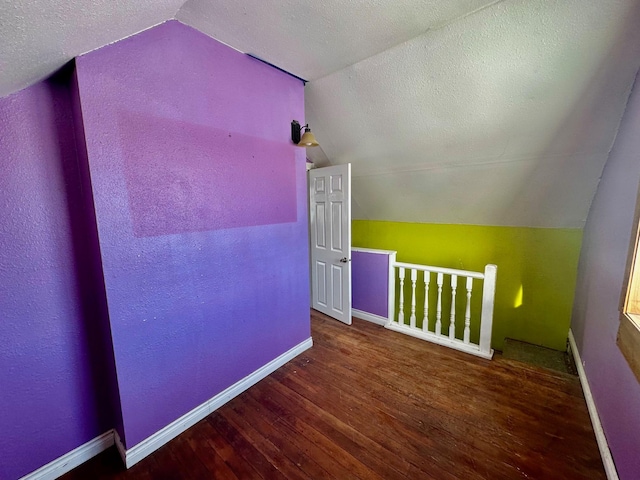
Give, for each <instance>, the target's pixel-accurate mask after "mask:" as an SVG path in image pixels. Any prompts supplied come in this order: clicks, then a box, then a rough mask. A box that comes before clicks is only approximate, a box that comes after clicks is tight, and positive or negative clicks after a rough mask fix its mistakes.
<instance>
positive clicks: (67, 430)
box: [0, 69, 114, 480]
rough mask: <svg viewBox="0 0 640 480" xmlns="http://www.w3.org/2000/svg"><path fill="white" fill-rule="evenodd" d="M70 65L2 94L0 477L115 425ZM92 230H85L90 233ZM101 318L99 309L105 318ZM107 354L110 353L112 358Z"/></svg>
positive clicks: (11, 476) (16, 474) (40, 462)
mask: <svg viewBox="0 0 640 480" xmlns="http://www.w3.org/2000/svg"><path fill="white" fill-rule="evenodd" d="M70 75H71V73H70V70H69V69H65V70H64V71H63V72H61V73H60V74H58V75H57V76H55V77H54V78H52V79H50V80H48V81H45V82H41V83H38V84H36V85H34V86H32V87H30V88H28V89H25V90H23V91H21V92H18V93H16V94H14V95H11V96H9V97H6V98H1V99H0V317H1V319H0V338H1V339H2V340H1V341H0V389H1V393H0V432H2V434H1V435H0V479H3V480H4V479H10V480H13V479H15V478H18V477H21V476H22V475H25V474H27V473H30V472H31V471H33V470H35V469H37V468H39V467H41V466H42V465H43V464H45V463H48V462H50V461H51V460H54V459H55V458H57V457H59V456H60V455H63V454H65V453H67V452H69V451H70V450H73V449H74V448H76V447H78V446H80V445H81V444H83V443H85V442H87V441H88V440H90V439H92V438H94V437H96V436H98V435H100V434H102V433H104V432H105V431H107V430H108V429H110V428H112V425H113V422H114V419H113V410H112V408H111V407H112V405H111V404H110V402H109V401H108V400H107V399H108V390H109V387H110V379H112V378H113V373H114V372H113V368H112V362H111V368H110V362H109V355H110V354H109V350H108V347H106V345H108V342H107V344H105V342H103V339H104V336H103V335H104V327H105V325H106V324H105V323H104V322H101V320H104V319H105V317H104V316H103V315H101V312H100V306H99V298H100V292H99V288H97V289H96V288H94V285H93V283H92V282H93V280H92V279H95V273H96V272H95V271H92V269H91V265H92V264H95V263H94V260H95V258H93V257H92V248H93V247H94V246H95V243H94V244H92V238H91V235H90V232H91V231H92V229H94V230H95V226H92V225H91V222H90V218H89V217H90V212H87V210H86V209H85V208H84V205H83V203H82V201H81V197H82V181H81V177H80V174H79V171H78V168H77V158H76V145H75V138H74V124H73V114H72V108H71V99H70V89H69V81H70ZM87 232H89V234H87ZM102 313H104V312H102ZM111 358H112V355H111Z"/></svg>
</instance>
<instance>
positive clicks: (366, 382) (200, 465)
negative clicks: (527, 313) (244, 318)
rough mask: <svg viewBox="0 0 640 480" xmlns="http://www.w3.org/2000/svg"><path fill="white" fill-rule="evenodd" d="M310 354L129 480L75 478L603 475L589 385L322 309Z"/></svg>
mask: <svg viewBox="0 0 640 480" xmlns="http://www.w3.org/2000/svg"><path fill="white" fill-rule="evenodd" d="M312 335H313V340H314V346H313V348H312V349H310V350H308V351H307V352H305V353H303V354H302V355H300V356H298V357H297V358H296V359H294V360H293V361H291V362H290V363H288V364H287V365H285V366H283V367H282V368H280V369H279V370H278V371H276V372H275V373H273V374H272V375H270V376H269V377H268V378H266V379H264V380H262V381H261V382H260V383H258V384H257V385H255V386H254V387H252V388H251V389H249V390H248V391H247V392H245V393H243V394H242V395H240V396H238V397H236V398H235V399H234V400H232V401H230V402H229V403H227V404H226V405H224V406H223V407H222V408H220V409H219V410H218V411H216V412H214V413H213V414H211V415H210V416H209V417H207V418H206V419H205V420H203V421H201V422H200V423H198V424H197V425H195V426H194V427H192V428H191V429H189V430H188V431H186V432H185V433H183V434H182V435H180V436H179V437H178V438H176V439H175V440H173V441H172V442H170V443H169V444H167V445H165V446H164V447H162V448H161V449H160V450H158V451H157V452H155V453H154V454H153V455H151V456H149V457H147V458H146V459H144V460H142V461H141V462H140V463H139V464H137V465H135V466H134V467H133V468H131V469H130V470H128V471H125V470H124V469H123V467H122V463H121V461H120V459H119V457H118V454H117V452H116V451H115V449H114V448H113V449H110V450H108V451H107V452H104V453H103V454H101V455H99V456H97V457H95V458H94V459H93V460H91V461H89V462H87V463H86V464H84V465H82V466H80V467H78V468H77V469H76V470H74V471H72V472H70V473H69V474H67V475H65V476H64V477H62V478H64V479H66V480H74V479H186V478H188V479H191V478H193V479H210V478H221V479H254V478H255V479H261V478H264V479H271V478H274V479H275V478H291V479H308V478H311V479H322V478H338V479H350V478H361V479H364V478H367V479H368V478H371V479H437V480H447V479H450V480H453V479H465V480H467V479H509V480H512V479H520V478H524V479H547V478H548V479H554V480H557V479H558V480H559V479H605V478H606V476H605V473H604V470H603V467H602V462H601V460H600V455H599V452H598V447H597V445H596V441H595V436H594V433H593V429H592V427H591V423H590V421H589V415H588V412H587V407H586V404H585V401H584V398H583V395H582V390H581V388H580V383H579V380H578V378H577V377H574V376H571V375H567V374H563V373H559V372H554V371H551V370H545V369H541V368H538V367H533V366H528V365H526V364H522V363H519V362H516V361H511V360H506V359H504V358H502V357H501V356H500V355H496V357H495V359H494V360H493V361H486V360H482V359H477V358H475V357H472V356H470V355H466V354H463V353H460V352H455V351H452V350H449V349H447V348H445V347H440V346H437V345H432V344H429V343H426V342H423V341H421V340H417V339H414V338H411V337H408V336H404V335H402V334H399V333H395V332H391V331H389V330H386V329H384V328H382V327H379V326H377V325H374V324H371V323H368V322H365V321H362V320H358V319H355V320H354V324H353V325H352V326H351V327H348V326H346V325H343V324H341V323H339V322H337V321H335V320H332V319H328V318H327V317H325V316H324V315H322V314H319V313H317V312H315V311H314V312H312Z"/></svg>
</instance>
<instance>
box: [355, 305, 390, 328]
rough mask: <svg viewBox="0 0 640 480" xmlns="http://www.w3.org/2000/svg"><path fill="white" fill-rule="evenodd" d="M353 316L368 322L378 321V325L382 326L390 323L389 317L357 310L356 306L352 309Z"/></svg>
mask: <svg viewBox="0 0 640 480" xmlns="http://www.w3.org/2000/svg"><path fill="white" fill-rule="evenodd" d="M351 316H352V317H356V318H360V319H362V320H366V321H367V322H372V323H377V324H378V325H382V326H384V325H386V324H387V323H389V320H388V319H387V317H381V316H380V315H375V314H373V313H368V312H363V311H362V310H357V309H355V308H352V309H351Z"/></svg>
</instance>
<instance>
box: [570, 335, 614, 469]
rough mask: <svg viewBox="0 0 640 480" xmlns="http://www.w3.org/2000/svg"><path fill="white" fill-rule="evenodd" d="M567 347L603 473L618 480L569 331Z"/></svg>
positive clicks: (574, 343)
mask: <svg viewBox="0 0 640 480" xmlns="http://www.w3.org/2000/svg"><path fill="white" fill-rule="evenodd" d="M569 345H570V346H571V353H572V354H573V359H574V361H575V362H576V367H577V369H578V377H580V383H581V384H582V391H583V392H584V399H585V400H586V402H587V408H588V409H589V417H591V424H592V425H593V431H594V432H595V434H596V441H597V442H598V448H599V449H600V456H601V457H602V463H603V464H604V471H605V473H606V474H607V478H608V479H609V480H619V477H618V471H617V470H616V464H615V463H614V461H613V457H612V456H611V450H610V449H609V443H608V442H607V437H606V436H605V434H604V430H603V429H602V423H600V415H598V409H597V408H596V404H595V402H594V401H593V395H592V394H591V387H589V380H587V374H586V372H585V371H584V365H583V364H582V358H581V357H580V352H579V351H578V345H577V344H576V339H575V337H574V336H573V331H571V330H569Z"/></svg>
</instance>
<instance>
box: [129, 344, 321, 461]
mask: <svg viewBox="0 0 640 480" xmlns="http://www.w3.org/2000/svg"><path fill="white" fill-rule="evenodd" d="M312 346H313V340H312V339H311V338H308V339H307V340H305V341H304V342H302V343H300V344H298V345H296V346H295V347H293V348H292V349H291V350H289V351H287V352H285V353H283V354H282V355H280V356H279V357H277V358H275V359H274V360H272V361H270V362H269V363H267V364H266V365H264V366H262V367H260V368H259V369H258V370H256V371H255V372H253V373H251V374H250V375H248V376H246V377H245V378H243V379H242V380H240V381H239V382H237V383H235V384H233V385H231V386H230V387H229V388H227V389H226V390H223V391H222V392H220V393H219V394H217V395H216V396H215V397H213V398H211V399H209V400H207V401H206V402H204V403H203V404H201V405H200V406H198V407H196V408H194V409H193V410H191V411H190V412H188V413H186V414H185V415H183V416H182V417H180V418H178V419H177V420H175V421H174V422H172V423H170V424H169V425H167V426H166V427H164V428H163V429H162V430H159V431H157V432H156V433H154V434H153V435H151V436H150V437H147V438H146V439H144V440H143V441H142V442H140V443H138V444H137V445H134V446H133V447H131V448H130V449H127V450H125V449H124V446H123V445H122V443H121V442H120V438H119V437H118V438H117V440H116V445H118V450H119V451H120V455H121V456H122V460H123V461H124V464H125V466H126V468H130V467H132V466H133V465H135V464H136V463H138V462H139V461H140V460H142V459H143V458H145V457H147V456H148V455H150V454H151V453H153V452H155V451H156V450H157V449H159V448H160V447H162V446H163V445H165V444H166V443H168V442H170V441H171V440H173V439H174V438H175V437H177V436H178V435H180V434H181V433H182V432H184V431H185V430H187V429H188V428H190V427H192V426H193V425H195V424H196V423H198V422H199V421H200V420H202V419H203V418H205V417H206V416H207V415H209V414H210V413H212V412H214V411H215V410H217V409H218V408H220V407H221V406H222V405H224V404H225V403H227V402H228V401H229V400H231V399H233V398H235V397H237V396H238V395H240V394H241V393H242V392H244V391H245V390H247V389H248V388H250V387H251V386H253V385H255V384H256V383H258V382H259V381H260V380H262V379H263V378H265V377H266V376H268V375H269V374H271V373H272V372H274V371H275V370H277V369H278V368H280V367H281V366H282V365H284V364H285V363H287V362H288V361H289V360H291V359H293V358H294V357H296V356H298V355H300V354H301V353H302V352H304V351H305V350H307V349H309V348H311V347H312ZM116 435H117V434H116Z"/></svg>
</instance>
